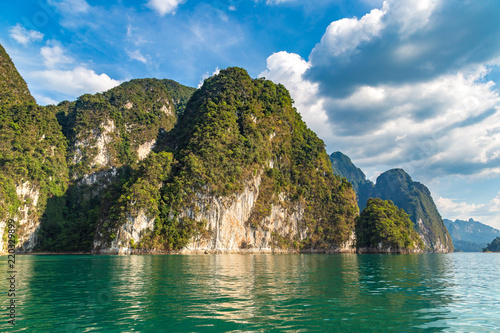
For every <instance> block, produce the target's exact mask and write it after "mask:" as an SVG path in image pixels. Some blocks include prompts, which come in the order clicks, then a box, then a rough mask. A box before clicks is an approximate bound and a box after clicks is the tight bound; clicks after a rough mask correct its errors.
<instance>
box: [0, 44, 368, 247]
mask: <svg viewBox="0 0 500 333" xmlns="http://www.w3.org/2000/svg"><path fill="white" fill-rule="evenodd" d="M0 79H1V81H0V83H1V84H2V88H3V90H2V91H1V92H0V116H1V120H2V121H1V122H0V127H1V131H0V153H1V155H0V239H1V241H0V247H1V248H0V250H2V249H3V250H4V249H5V245H6V242H5V241H6V238H5V234H2V233H3V232H4V229H5V226H6V224H7V221H8V220H9V219H14V221H15V222H16V225H17V250H18V252H88V251H93V252H95V253H171V252H199V251H201V252H205V251H209V252H221V251H230V252H234V251H259V252H270V251H323V252H349V251H353V250H354V248H353V247H352V245H353V235H354V233H353V231H354V219H355V218H356V216H357V215H358V208H357V205H356V199H355V193H354V191H353V190H352V186H351V184H350V183H348V182H346V181H345V180H342V179H341V178H340V177H337V176H334V175H333V172H332V169H331V164H330V162H329V160H328V156H327V155H326V152H325V150H324V143H323V141H322V140H320V139H319V138H318V137H317V136H316V134H315V133H313V132H312V131H311V130H310V129H308V128H307V126H306V125H305V123H304V122H303V121H302V119H301V117H300V115H299V114H298V113H297V111H296V110H295V109H294V108H293V106H292V99H291V97H290V95H289V93H288V91H287V90H286V89H285V88H284V87H283V86H282V85H275V84H274V83H272V82H270V81H267V80H264V79H251V78H250V77H249V76H248V74H247V73H246V71H245V70H243V69H240V68H229V69H227V70H222V71H221V72H220V73H219V74H218V75H216V76H214V77H212V78H209V79H207V80H206V81H205V83H204V84H203V86H202V87H201V88H200V89H198V90H196V91H195V89H193V88H189V87H185V86H182V85H180V84H178V83H176V82H174V81H170V80H156V79H140V80H132V81H130V82H125V83H123V84H121V85H120V86H118V87H116V88H114V89H111V90H109V91H106V92H103V93H98V94H95V95H88V94H87V95H83V96H81V97H79V98H78V99H77V100H76V101H73V102H68V101H65V102H62V103H60V104H59V105H57V106H47V107H41V106H38V105H36V104H35V101H34V99H33V98H32V97H31V95H30V94H29V90H28V88H27V86H26V83H25V82H24V80H23V79H22V77H21V76H20V75H19V73H17V71H16V70H15V67H14V65H13V63H12V61H11V60H10V58H9V57H8V55H7V54H6V53H5V51H4V50H3V48H0Z"/></svg>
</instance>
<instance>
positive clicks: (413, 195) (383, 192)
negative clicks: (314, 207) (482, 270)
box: [330, 152, 453, 252]
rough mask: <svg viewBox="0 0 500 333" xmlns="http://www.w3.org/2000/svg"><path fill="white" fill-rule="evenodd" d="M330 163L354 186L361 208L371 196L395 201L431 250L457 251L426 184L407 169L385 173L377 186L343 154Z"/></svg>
mask: <svg viewBox="0 0 500 333" xmlns="http://www.w3.org/2000/svg"><path fill="white" fill-rule="evenodd" d="M330 161H332V165H333V170H334V173H336V174H337V175H339V176H342V177H345V178H346V179H347V180H348V181H349V182H351V183H352V184H353V188H354V189H355V191H356V193H357V195H358V205H359V208H360V209H363V208H364V207H365V206H366V202H367V200H368V198H371V197H373V198H380V199H383V200H391V201H392V202H393V203H394V204H395V205H396V206H397V207H398V208H402V209H403V210H404V211H405V212H406V213H408V214H409V215H410V219H411V221H412V222H413V224H414V228H415V230H416V231H417V232H418V234H419V235H420V236H421V237H422V240H423V241H424V244H425V247H426V248H427V250H428V251H433V252H450V251H453V244H452V240H451V237H450V234H449V233H448V230H447V229H446V227H445V225H444V223H443V220H442V218H441V216H440V215H439V212H438V210H437V208H436V205H435V204H434V200H433V199H432V196H431V193H430V191H429V189H428V188H427V187H426V186H425V185H423V184H421V183H418V182H414V181H413V180H412V179H411V177H410V175H408V174H407V173H406V172H405V171H404V170H403V169H393V170H389V171H386V172H384V173H383V174H381V175H380V176H379V177H378V178H377V182H376V184H375V185H374V184H373V183H372V182H371V181H369V180H367V179H366V176H365V175H364V173H363V172H362V171H361V170H360V169H359V168H357V167H356V166H355V165H354V164H353V163H352V162H351V160H350V159H349V157H347V156H346V155H344V154H342V153H341V152H336V153H333V154H331V155H330Z"/></svg>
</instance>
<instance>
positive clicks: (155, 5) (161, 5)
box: [147, 0, 185, 16]
mask: <svg viewBox="0 0 500 333" xmlns="http://www.w3.org/2000/svg"><path fill="white" fill-rule="evenodd" d="M184 2H185V0H149V1H148V4H147V6H148V7H149V8H151V9H152V10H155V11H156V12H158V14H160V15H161V16H164V15H165V14H175V11H176V10H177V7H179V5H180V4H182V3H184Z"/></svg>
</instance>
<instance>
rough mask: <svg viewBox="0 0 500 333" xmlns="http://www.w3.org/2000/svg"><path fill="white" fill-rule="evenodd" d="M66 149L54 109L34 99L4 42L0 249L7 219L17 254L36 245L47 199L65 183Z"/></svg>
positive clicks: (1, 53) (0, 60) (1, 62)
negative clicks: (12, 228)
mask: <svg viewBox="0 0 500 333" xmlns="http://www.w3.org/2000/svg"><path fill="white" fill-rule="evenodd" d="M65 153H66V142H65V139H64V136H63V135H62V132H61V126H60V125H59V124H58V122H57V119H56V117H55V114H54V112H53V108H50V107H47V108H45V107H40V106H37V105H36V104H35V100H34V99H33V97H32V96H31V94H30V92H29V90H28V87H27V85H26V83H25V82H24V80H23V79H22V77H21V76H20V75H19V73H18V72H17V70H16V68H15V66H14V64H13V63H12V61H11V59H10V58H9V56H8V55H7V54H6V52H5V50H4V49H3V47H2V46H1V45H0V251H5V250H6V248H7V234H6V233H5V227H6V223H7V221H8V220H9V219H13V220H14V221H15V223H16V226H17V233H16V239H15V243H16V244H15V245H16V248H17V253H21V252H30V251H31V250H32V249H33V248H34V246H35V244H36V241H37V233H38V230H39V227H40V221H41V220H42V218H43V215H44V214H45V212H46V210H47V204H48V201H49V200H50V199H51V198H52V197H56V196H59V195H62V193H64V191H65V190H66V187H67V182H68V179H67V166H66V158H65Z"/></svg>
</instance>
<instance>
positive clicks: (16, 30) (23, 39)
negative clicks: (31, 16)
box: [9, 23, 44, 45]
mask: <svg viewBox="0 0 500 333" xmlns="http://www.w3.org/2000/svg"><path fill="white" fill-rule="evenodd" d="M9 33H10V37H12V38H14V40H15V41H16V42H18V43H20V44H23V45H28V44H29V43H32V42H35V41H40V40H42V39H43V36H44V35H43V34H42V33H41V32H39V31H35V30H27V29H26V28H24V27H23V26H22V25H20V24H19V23H18V24H17V25H15V26H14V27H12V28H11V29H10V30H9Z"/></svg>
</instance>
